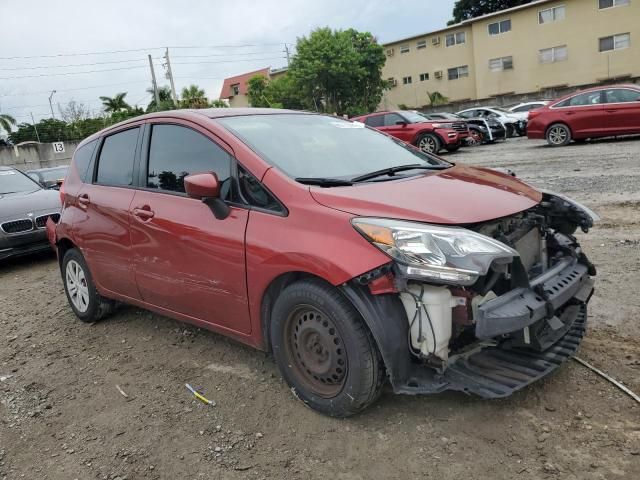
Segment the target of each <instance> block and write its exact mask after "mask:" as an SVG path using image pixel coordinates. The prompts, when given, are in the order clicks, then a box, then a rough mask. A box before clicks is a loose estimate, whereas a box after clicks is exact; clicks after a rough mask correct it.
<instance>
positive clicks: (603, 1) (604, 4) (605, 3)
mask: <svg viewBox="0 0 640 480" xmlns="http://www.w3.org/2000/svg"><path fill="white" fill-rule="evenodd" d="M626 5H629V0H598V8H599V9H600V10H604V9H605V8H612V7H624V6H626Z"/></svg>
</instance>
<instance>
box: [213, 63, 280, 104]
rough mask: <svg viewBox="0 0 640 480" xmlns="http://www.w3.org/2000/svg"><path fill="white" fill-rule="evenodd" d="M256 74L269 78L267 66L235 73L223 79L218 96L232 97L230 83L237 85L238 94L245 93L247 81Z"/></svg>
mask: <svg viewBox="0 0 640 480" xmlns="http://www.w3.org/2000/svg"><path fill="white" fill-rule="evenodd" d="M256 75H264V76H265V77H267V78H269V68H263V69H261V70H256V71H254V72H249V73H243V74H242V75H236V76H235V77H229V78H225V79H224V83H223V84H222V91H221V92H220V98H231V97H233V96H234V95H233V90H231V86H232V85H236V84H237V85H239V87H240V95H246V94H247V82H248V81H249V80H250V79H251V78H252V77H255V76H256Z"/></svg>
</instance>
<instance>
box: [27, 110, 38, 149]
mask: <svg viewBox="0 0 640 480" xmlns="http://www.w3.org/2000/svg"><path fill="white" fill-rule="evenodd" d="M29 113H30V114H31V121H32V122H33V129H34V130H35V131H36V138H37V139H38V143H40V135H38V127H36V121H35V120H34V118H33V112H29Z"/></svg>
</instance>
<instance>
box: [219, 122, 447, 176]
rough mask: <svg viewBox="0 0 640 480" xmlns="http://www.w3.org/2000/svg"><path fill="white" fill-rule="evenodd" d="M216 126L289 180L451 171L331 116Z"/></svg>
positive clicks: (358, 125)
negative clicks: (419, 167) (420, 169)
mask: <svg viewBox="0 0 640 480" xmlns="http://www.w3.org/2000/svg"><path fill="white" fill-rule="evenodd" d="M216 122H217V123H219V124H220V125H222V126H223V127H225V128H226V129H228V130H229V131H230V132H231V133H232V134H233V135H235V136H236V137H237V138H238V139H239V140H240V141H242V142H243V143H245V144H246V145H248V146H249V147H250V148H251V149H252V150H253V151H255V152H256V153H257V154H258V155H260V156H261V157H262V158H263V159H264V160H265V161H266V162H268V163H269V164H271V165H273V166H275V167H277V168H278V169H279V170H281V171H282V172H284V173H285V174H287V175H288V176H289V177H291V178H300V177H303V178H353V177H356V176H358V175H362V174H364V173H368V172H372V171H375V170H381V169H384V168H390V167H394V166H400V165H411V164H416V163H418V164H425V165H429V164H432V165H447V164H446V163H443V161H441V160H438V159H437V158H435V157H431V156H429V155H426V154H423V153H421V152H420V151H419V150H417V149H415V148H413V147H411V146H408V145H406V144H405V143H404V142H402V141H400V140H397V139H394V138H393V137H389V136H387V135H384V134H382V133H380V132H378V131H376V130H373V129H370V128H366V127H365V126H364V125H363V124H362V123H359V122H351V121H348V120H343V119H339V118H335V117H331V116H328V115H310V114H302V113H291V114H289V113H287V114H274V115H242V116H234V117H227V118H219V119H216Z"/></svg>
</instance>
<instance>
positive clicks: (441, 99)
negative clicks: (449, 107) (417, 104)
mask: <svg viewBox="0 0 640 480" xmlns="http://www.w3.org/2000/svg"><path fill="white" fill-rule="evenodd" d="M427 96H428V97H429V105H430V106H432V107H437V106H439V105H446V104H447V103H449V97H445V96H444V95H443V94H441V93H440V92H427Z"/></svg>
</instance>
